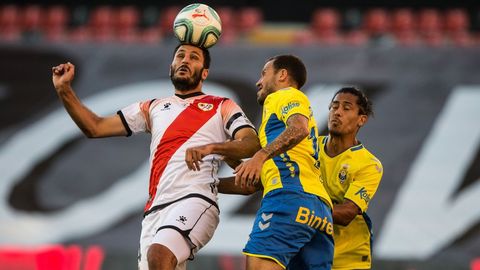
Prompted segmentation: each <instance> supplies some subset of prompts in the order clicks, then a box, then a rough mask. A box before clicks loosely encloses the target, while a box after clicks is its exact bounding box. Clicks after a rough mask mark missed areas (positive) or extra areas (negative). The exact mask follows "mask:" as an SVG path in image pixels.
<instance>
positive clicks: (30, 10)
mask: <svg viewBox="0 0 480 270" xmlns="http://www.w3.org/2000/svg"><path fill="white" fill-rule="evenodd" d="M43 17H44V14H43V9H42V8H41V7H40V6H39V5H28V6H26V7H25V8H24V10H23V16H22V29H23V30H24V31H39V30H40V28H41V25H42V19H43Z"/></svg>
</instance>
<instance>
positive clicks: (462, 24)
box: [445, 8, 470, 33]
mask: <svg viewBox="0 0 480 270" xmlns="http://www.w3.org/2000/svg"><path fill="white" fill-rule="evenodd" d="M469 28H470V19H469V17H468V13H467V12H466V11H465V10H464V9H459V8H457V9H450V10H447V11H446V13H445V30H446V31H447V32H449V33H453V32H466V31H469Z"/></svg>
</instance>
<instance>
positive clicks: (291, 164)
mask: <svg viewBox="0 0 480 270" xmlns="http://www.w3.org/2000/svg"><path fill="white" fill-rule="evenodd" d="M285 129H286V126H285V123H283V122H282V121H280V120H279V119H278V118H277V115H275V114H274V113H272V114H271V115H270V117H269V118H268V121H267V124H266V125H265V135H266V137H267V144H270V143H272V142H273V141H274V140H275V139H276V138H277V137H278V136H279V135H280V134H281V133H282V132H283V131H284V130H285ZM273 162H274V163H275V165H276V166H277V169H278V171H279V172H280V179H281V181H282V185H283V188H287V189H292V190H301V191H304V190H303V186H302V185H301V183H300V168H299V167H298V164H297V163H296V162H295V161H292V160H290V156H288V154H287V152H285V153H282V154H280V155H277V156H275V157H273Z"/></svg>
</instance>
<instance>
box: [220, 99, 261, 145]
mask: <svg viewBox="0 0 480 270" xmlns="http://www.w3.org/2000/svg"><path fill="white" fill-rule="evenodd" d="M221 106H222V107H221V113H222V119H223V127H224V130H225V132H226V133H227V134H228V135H229V136H230V137H231V138H235V133H236V132H237V131H239V130H240V129H242V128H252V129H253V130H255V132H257V130H256V129H255V126H254V125H253V124H252V122H250V120H249V119H248V118H247V116H246V115H245V113H243V111H242V109H241V108H240V106H238V105H237V103H235V102H234V101H233V100H231V99H225V100H224V101H223V102H222V105H221Z"/></svg>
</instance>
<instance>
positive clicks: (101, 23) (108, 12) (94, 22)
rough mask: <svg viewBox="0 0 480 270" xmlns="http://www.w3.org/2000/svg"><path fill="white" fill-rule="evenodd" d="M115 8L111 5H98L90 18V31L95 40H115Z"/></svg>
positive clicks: (102, 41) (101, 41)
mask: <svg viewBox="0 0 480 270" xmlns="http://www.w3.org/2000/svg"><path fill="white" fill-rule="evenodd" d="M114 20H115V15H114V10H113V8H112V7H110V6H98V7H96V8H95V9H94V10H93V11H92V13H91V15H90V19H89V23H88V26H89V32H90V35H91V39H92V40H93V41H95V42H100V43H104V42H111V41H113V40H114V32H115V28H114Z"/></svg>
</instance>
